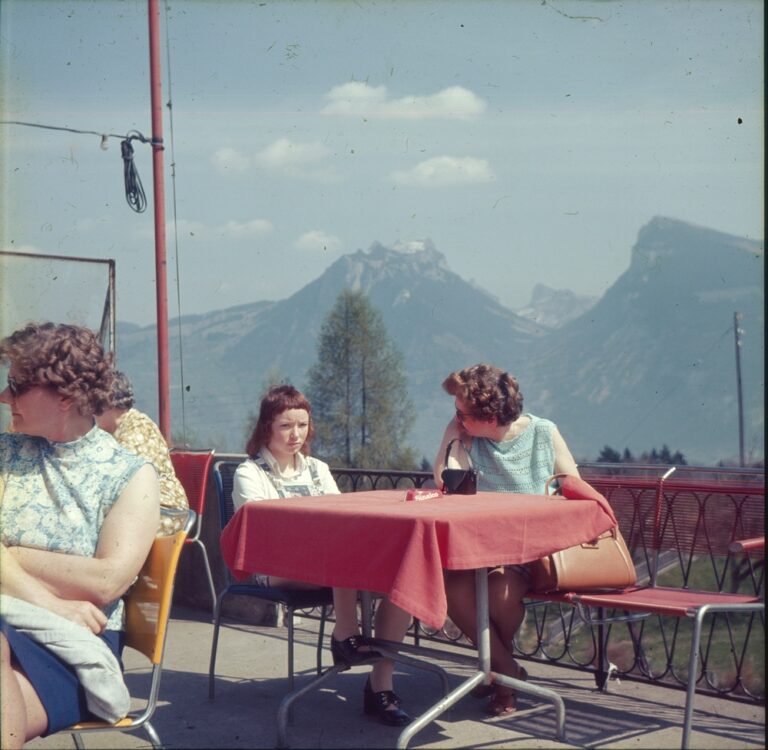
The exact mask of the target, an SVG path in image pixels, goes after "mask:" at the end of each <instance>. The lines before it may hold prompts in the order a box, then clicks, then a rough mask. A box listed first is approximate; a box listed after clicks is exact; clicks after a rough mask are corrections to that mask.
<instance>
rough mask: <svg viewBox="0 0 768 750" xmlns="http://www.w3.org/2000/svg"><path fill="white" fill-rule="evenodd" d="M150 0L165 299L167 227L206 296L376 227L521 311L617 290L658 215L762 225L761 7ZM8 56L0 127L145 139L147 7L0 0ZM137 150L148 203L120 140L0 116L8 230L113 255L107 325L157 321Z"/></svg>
mask: <svg viewBox="0 0 768 750" xmlns="http://www.w3.org/2000/svg"><path fill="white" fill-rule="evenodd" d="M160 5H161V18H162V31H161V40H162V66H163V99H164V101H168V100H169V99H170V100H171V101H172V104H173V109H172V112H173V127H172V128H171V121H170V119H169V110H168V109H167V108H166V109H165V113H164V120H165V121H164V131H165V132H164V135H165V142H166V146H167V148H166V151H165V166H166V188H167V198H166V210H167V222H168V226H169V232H168V257H169V274H168V276H169V284H170V287H171V289H170V294H171V296H170V299H171V304H170V312H171V314H172V315H174V314H175V313H176V312H177V309H178V308H177V306H176V291H175V290H176V284H177V276H176V262H177V257H176V247H177V246H178V268H179V276H178V284H179V288H180V291H181V311H182V312H183V313H199V312H205V311H208V310H212V309H219V308H224V307H229V306H231V305H236V304H241V303H246V302H251V301H255V300H262V299H281V298H284V297H287V296H289V295H290V294H292V293H293V292H295V291H297V290H298V289H299V288H301V287H302V286H303V285H304V284H306V283H308V282H309V281H311V280H312V279H314V278H315V277H316V276H317V275H319V274H320V273H321V272H322V271H323V270H324V269H325V268H326V267H327V266H328V265H329V264H330V263H331V262H332V261H333V260H335V259H336V258H337V257H339V256H340V255H342V254H345V253H349V252H353V251H355V250H358V249H367V248H368V247H369V246H370V245H371V243H372V242H374V241H380V242H382V243H384V244H385V245H394V244H395V243H398V242H399V243H401V245H402V246H403V247H407V246H409V243H414V242H416V243H418V241H420V240H423V239H425V238H430V239H431V240H432V241H433V242H434V243H435V245H436V247H437V249H438V250H440V251H441V252H443V253H444V254H445V256H446V258H447V261H448V264H449V266H450V267H451V268H452V269H453V270H454V271H456V272H457V273H459V274H460V275H461V276H463V277H465V278H467V279H474V280H475V281H476V282H477V283H478V284H479V285H480V286H482V287H483V288H485V289H487V290H488V291H489V292H491V293H492V294H494V295H496V296H497V297H498V298H499V299H500V301H502V302H503V303H504V304H507V305H509V306H510V307H512V308H514V307H521V306H523V305H524V304H525V303H526V302H527V301H528V299H529V296H530V292H531V289H532V287H533V286H534V284H536V283H537V282H543V283H546V284H548V285H549V286H552V287H555V288H570V289H573V290H574V291H576V292H579V293H582V294H590V295H600V294H602V293H603V292H604V291H605V290H606V289H607V288H608V287H609V286H610V285H611V284H613V282H614V281H615V280H616V278H617V277H618V276H619V275H620V274H621V273H622V272H623V271H624V270H626V268H627V266H628V264H629V260H630V250H631V247H632V245H633V244H634V242H635V239H636V236H637V232H638V230H639V229H640V228H641V226H643V225H644V224H645V223H647V222H648V221H649V220H650V219H651V218H652V217H653V216H655V215H665V216H671V217H674V218H677V219H681V220H684V221H689V222H691V223H694V224H699V225H702V226H707V227H711V228H713V229H718V230H720V231H725V232H728V233H731V234H736V235H742V236H746V237H749V238H752V239H759V240H762V239H763V237H764V215H763V205H764V169H763V165H764V152H763V137H764V133H763V117H764V110H763V93H762V92H763V71H764V68H763V61H764V47H763V24H764V18H763V14H764V8H763V3H762V2H759V1H758V0H723V1H722V2H716V0H690V1H688V2H686V1H684V0H675V1H673V2H662V1H661V0H641V1H635V2H611V1H607V2H586V1H585V2H581V1H576V2H574V1H573V0H571V1H568V0H562V1H558V0H552V1H550V0H545V1H544V2H542V0H509V1H504V0H495V1H494V0H475V1H474V2H470V1H468V0H462V1H461V2H452V1H451V0H441V1H440V2H438V1H437V0H399V1H395V2H387V1H377V2H370V1H369V0H357V1H352V0H350V1H343V0H339V1H337V2H331V1H324V0H318V1H317V2H302V1H296V0H293V1H290V2H289V1H288V0H281V1H278V2H245V1H244V0H242V1H241V0H238V1H234V0H219V1H216V2H213V1H211V0H187V1H186V2H179V1H178V0H176V1H175V2H172V1H170V0H169V2H168V3H164V2H163V1H162V0H161V3H160ZM0 49H1V50H2V52H1V54H2V58H1V63H2V74H1V75H2V84H1V89H2V94H1V96H2V100H1V101H0V105H1V106H2V119H3V120H19V121H25V122H34V123H40V124H47V125H53V126H58V127H67V128H73V129H79V130H89V131H95V132H97V133H109V134H118V135H123V134H126V133H128V132H129V131H131V130H138V131H140V132H141V133H143V134H144V135H146V136H150V134H151V125H150V122H151V121H150V110H149V72H148V71H149V60H148V42H147V5H146V2H144V1H143V0H140V1H139V0H128V1H125V2H113V1H112V0H93V1H88V0H79V1H74V0H69V1H64V0H2V3H0ZM134 147H135V152H136V153H135V163H136V166H137V169H138V172H139V174H140V176H141V179H142V181H143V184H144V188H145V190H146V192H147V195H148V198H149V200H150V206H149V208H148V209H147V211H146V212H145V213H143V214H136V213H134V212H132V211H131V210H130V209H129V207H128V205H127V204H126V201H125V197H124V191H123V180H122V160H121V158H120V143H119V139H115V138H110V139H109V148H108V149H107V150H106V151H105V150H102V149H101V148H100V138H99V137H98V136H95V135H80V134H74V133H69V132H61V131H53V130H44V129H38V128H27V127H20V126H15V125H0V156H1V157H2V167H1V170H2V171H0V174H1V175H2V195H3V215H2V229H1V230H0V231H1V232H2V235H0V247H2V248H3V249H6V250H10V249H15V250H20V251H23V252H37V253H49V254H55V255H71V256H76V257H87V258H114V259H115V260H116V264H117V295H118V296H117V313H118V318H119V319H120V320H128V321H132V322H136V323H140V324H148V323H151V322H153V320H154V314H155V313H154V299H155V290H154V241H153V214H152V161H151V153H150V149H149V147H148V146H146V145H142V144H140V143H134ZM171 147H173V151H171ZM172 161H173V163H174V164H175V174H176V181H175V194H174V193H173V192H172V189H173V187H174V183H173V182H172V180H171V179H170V175H171V163H172ZM174 204H175V209H176V210H175V213H174ZM3 291H4V297H5V298H6V299H7V298H8V296H9V295H11V296H12V295H14V294H16V295H19V294H21V292H20V291H19V290H18V289H16V290H13V289H11V290H9V289H8V288H7V286H5V287H4V288H3ZM78 293H80V292H78ZM82 293H83V294H86V293H87V292H85V291H83V292H82ZM100 295H101V292H100V291H99V296H100Z"/></svg>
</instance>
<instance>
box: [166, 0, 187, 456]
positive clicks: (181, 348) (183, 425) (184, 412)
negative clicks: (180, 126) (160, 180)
mask: <svg viewBox="0 0 768 750" xmlns="http://www.w3.org/2000/svg"><path fill="white" fill-rule="evenodd" d="M168 27H169V23H168V0H166V2H165V56H166V58H165V59H166V68H167V70H168V124H169V130H170V141H169V145H170V150H171V165H170V166H171V186H172V195H173V247H174V255H175V259H176V307H177V310H178V315H177V316H176V324H177V327H178V336H177V338H178V342H179V378H180V380H181V437H182V440H183V442H184V444H185V445H187V408H186V398H185V394H186V392H187V389H186V386H185V382H184V346H183V342H182V335H181V280H180V276H181V275H180V272H179V227H178V221H177V215H176V155H175V152H174V138H173V93H172V91H173V88H172V81H171V40H170V35H169V33H168Z"/></svg>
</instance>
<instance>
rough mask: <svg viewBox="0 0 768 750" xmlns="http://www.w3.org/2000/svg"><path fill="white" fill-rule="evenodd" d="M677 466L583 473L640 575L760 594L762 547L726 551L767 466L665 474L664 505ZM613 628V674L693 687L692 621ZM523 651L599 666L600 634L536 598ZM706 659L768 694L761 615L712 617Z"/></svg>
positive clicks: (749, 528)
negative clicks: (609, 510) (751, 551)
mask: <svg viewBox="0 0 768 750" xmlns="http://www.w3.org/2000/svg"><path fill="white" fill-rule="evenodd" d="M228 458H229V456H228ZM232 458H237V456H232ZM242 458H244V456H243V457H242ZM669 469H670V467H669V466H662V465H648V466H641V465H637V464H580V465H579V471H580V472H581V475H582V477H584V478H585V479H586V480H587V481H588V482H590V483H591V484H592V485H593V486H595V487H596V488H597V489H598V490H599V491H600V492H601V493H602V494H603V495H605V497H607V498H608V500H609V501H610V502H611V505H612V507H613V508H614V511H615V512H616V515H617V517H618V520H619V526H620V528H621V531H622V534H623V535H624V538H625V540H626V542H627V545H628V546H629V548H630V550H631V551H632V555H633V559H634V562H635V567H636V569H637V572H638V580H639V582H643V581H648V580H649V579H650V577H651V574H652V573H653V572H654V566H655V570H656V572H657V582H658V583H659V584H660V585H665V586H679V587H691V588H698V589H703V590H711V591H733V592H740V593H750V594H754V593H758V594H762V593H763V591H764V570H765V568H764V557H763V554H762V553H760V555H759V557H756V556H746V557H742V556H739V557H734V556H733V555H730V554H728V552H727V547H728V542H729V541H731V540H733V539H748V538H752V537H757V536H762V535H763V534H764V500H765V472H764V469H732V468H728V469H725V468H701V467H687V466H686V467H678V468H677V469H676V471H675V473H674V474H673V475H672V477H670V478H668V479H667V480H666V481H665V482H664V487H663V495H662V496H661V497H662V502H661V506H660V508H659V507H657V505H656V499H657V489H658V486H659V480H660V479H661V477H662V476H663V475H664V474H665V473H667V472H668V471H669ZM332 473H333V475H334V478H335V479H336V482H337V484H338V485H339V489H340V490H341V491H342V492H355V491H363V490H370V489H402V490H403V491H405V490H407V489H410V488H412V487H416V488H418V487H433V486H434V480H433V477H432V474H431V473H429V472H424V471H392V470H373V469H345V468H334V469H332ZM308 614H309V613H308ZM310 616H311V614H310ZM607 627H608V630H607V634H606V635H607V640H606V653H607V656H608V660H609V662H610V672H611V676H613V677H621V678H622V679H630V680H643V681H652V682H661V683H664V684H665V685H668V686H673V687H680V688H684V687H685V686H686V683H687V667H688V663H687V655H688V653H689V649H690V638H691V630H692V627H691V622H690V621H689V620H686V619H680V618H675V617H657V616H651V617H648V618H646V619H644V620H641V621H639V622H625V623H621V624H614V625H612V626H607ZM411 632H412V635H413V637H414V638H415V639H416V640H419V639H422V638H423V639H427V640H433V641H440V642H447V643H450V644H453V645H456V646H459V647H466V648H468V649H469V648H472V646H471V644H470V643H469V642H468V641H467V639H466V637H465V636H464V634H463V633H462V632H461V631H460V630H459V629H458V628H457V627H456V626H455V625H454V624H453V623H452V622H450V620H449V621H447V622H446V623H445V625H444V626H443V627H442V628H441V629H440V630H433V629H430V628H427V627H425V626H424V624H423V623H419V622H416V623H414V626H413V628H412V631H411ZM514 647H515V651H516V652H517V653H519V654H521V655H522V656H523V657H526V658H529V659H531V660H536V661H543V662H548V663H558V664H560V665H563V666H568V667H572V668H575V669H582V670H589V671H593V672H598V665H597V660H598V648H597V631H594V632H593V630H592V629H591V628H590V627H588V626H586V625H584V623H583V622H582V621H581V619H580V618H579V615H578V613H577V611H576V610H575V609H572V608H571V607H569V606H567V605H564V604H554V603H545V602H535V601H534V602H530V603H529V604H528V606H527V614H526V619H525V621H524V623H523V625H522V627H521V629H520V631H519V632H518V635H517V637H516V639H515V642H514ZM700 660H701V661H700V665H701V669H700V674H701V677H700V680H699V682H700V685H699V689H700V690H701V691H702V692H704V693H709V694H712V695H717V696H719V697H725V698H734V699H737V700H747V701H756V702H764V700H765V618H764V615H762V614H761V615H759V616H758V615H755V614H752V615H739V616H736V615H732V614H730V615H725V614H718V615H714V616H712V617H711V618H710V624H709V626H708V628H707V629H706V631H705V632H704V634H703V636H702V648H701V652H700Z"/></svg>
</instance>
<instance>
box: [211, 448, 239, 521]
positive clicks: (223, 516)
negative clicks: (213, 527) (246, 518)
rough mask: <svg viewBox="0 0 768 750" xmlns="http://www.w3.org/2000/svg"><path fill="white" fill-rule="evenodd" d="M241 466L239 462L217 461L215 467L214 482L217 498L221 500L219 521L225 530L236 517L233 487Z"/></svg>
mask: <svg viewBox="0 0 768 750" xmlns="http://www.w3.org/2000/svg"><path fill="white" fill-rule="evenodd" d="M238 466H240V462H238V461H217V462H216V463H215V464H214V465H213V480H214V482H215V483H216V496H217V497H218V500H219V520H220V521H221V528H222V529H223V528H224V527H225V526H226V525H227V524H228V523H229V520H230V518H232V516H234V515H235V504H234V503H233V502H232V485H233V483H234V479H235V470H236V469H237V467H238Z"/></svg>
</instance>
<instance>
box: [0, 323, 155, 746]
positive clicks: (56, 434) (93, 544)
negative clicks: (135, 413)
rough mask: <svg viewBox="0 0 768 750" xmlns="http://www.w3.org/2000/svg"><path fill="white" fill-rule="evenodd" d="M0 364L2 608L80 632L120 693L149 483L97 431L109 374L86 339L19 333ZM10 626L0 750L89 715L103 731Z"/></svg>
mask: <svg viewBox="0 0 768 750" xmlns="http://www.w3.org/2000/svg"><path fill="white" fill-rule="evenodd" d="M0 363H2V364H8V365H10V369H9V372H8V377H7V385H6V387H5V388H4V389H3V391H2V392H1V393H0V403H2V404H5V405H7V406H8V407H10V412H11V420H12V430H13V432H7V433H3V434H0V477H2V481H0V486H1V487H2V491H3V494H2V500H1V502H0V530H1V533H2V544H0V556H1V558H2V559H1V560H0V591H1V592H2V594H3V599H4V604H5V603H11V605H12V606H14V607H17V608H18V607H19V606H21V609H22V611H26V612H27V613H30V612H31V613H32V616H33V617H34V618H36V622H35V623H33V624H36V623H37V622H38V621H45V622H50V621H52V620H53V621H54V622H55V627H56V628H57V630H64V631H66V630H67V628H71V627H72V625H71V623H76V624H77V626H84V628H86V629H87V631H86V636H87V632H88V631H89V632H90V633H92V634H93V636H92V637H91V639H90V641H89V643H88V645H87V646H86V648H87V649H88V650H89V652H95V653H99V654H100V661H99V662H98V664H99V666H102V667H106V666H107V665H109V667H110V669H111V672H110V673H111V674H112V676H113V678H114V679H116V680H117V682H118V686H117V687H116V688H115V689H116V690H117V691H118V692H119V688H122V689H123V690H125V688H124V684H123V682H122V675H121V673H120V667H119V662H118V660H119V658H120V652H121V650H122V642H123V617H124V612H123V610H124V607H123V602H122V599H121V596H122V595H123V594H124V593H125V591H126V590H127V589H128V587H129V586H130V585H131V583H132V582H133V580H134V579H135V578H136V575H137V574H138V573H139V570H140V569H141V566H142V565H143V563H144V560H145V559H146V557H147V554H148V552H149V549H150V547H151V546H152V542H153V540H154V538H155V531H156V529H157V525H158V522H159V519H160V511H159V508H160V498H159V490H158V481H157V475H156V473H155V470H154V468H153V467H152V466H151V464H149V463H147V462H146V461H145V459H143V458H141V457H139V456H137V455H135V454H133V453H130V452H128V451H126V450H124V449H123V448H121V447H120V446H119V445H118V444H117V442H115V440H114V438H113V437H112V436H111V435H109V434H107V433H106V432H104V431H103V430H100V429H99V428H98V427H97V426H96V423H95V418H94V417H95V415H96V414H98V413H99V412H101V411H102V410H103V409H104V408H105V407H106V406H107V404H108V403H109V394H110V389H111V386H112V379H113V377H114V375H113V370H112V363H111V356H110V355H108V354H106V353H105V352H104V350H103V348H102V346H101V344H100V343H99V340H98V338H97V336H96V334H95V333H94V332H92V331H89V330H88V329H85V328H81V327H79V326H72V325H57V324H54V323H44V324H41V325H38V324H29V325H27V326H25V327H24V328H22V329H19V330H17V331H16V332H15V333H13V334H11V335H10V336H8V337H7V338H5V339H3V340H2V341H0ZM6 597H8V598H6ZM9 616H10V608H6V609H4V610H3V616H2V617H0V626H1V627H2V633H1V634H0V650H1V651H2V661H1V666H0V696H1V700H0V706H1V714H0V721H1V722H2V731H1V734H2V736H1V738H0V746H2V747H3V748H18V747H22V746H23V745H24V743H25V742H27V741H28V740H30V739H32V738H34V737H38V736H41V735H42V736H46V735H48V734H53V733H54V732H57V731H59V730H61V729H64V728H66V727H68V726H71V725H72V724H75V723H77V722H79V721H84V720H89V719H93V718H94V717H95V716H96V717H98V718H103V719H108V720H111V719H112V717H110V716H109V715H101V714H99V713H95V714H93V713H91V710H90V709H89V707H90V706H93V705H94V704H93V702H92V701H91V695H90V693H89V692H88V691H87V689H86V688H87V687H88V685H92V683H90V681H89V680H88V679H87V675H86V676H83V675H84V673H83V672H77V671H76V667H75V666H74V665H73V664H72V663H71V661H70V662H68V661H64V660H63V659H62V658H60V654H61V652H60V651H57V652H56V653H54V644H48V643H46V644H45V645H43V644H41V642H39V640H38V639H36V638H35V637H34V630H28V629H25V628H26V626H21V625H19V623H18V621H17V620H15V621H14V622H16V623H17V624H16V625H15V626H12V625H11V624H9V622H8V617H9ZM75 630H76V632H77V634H78V635H77V638H78V640H79V641H83V640H87V638H86V636H84V635H83V634H82V633H83V628H82V627H76V628H75ZM57 654H59V655H57ZM81 678H82V679H81ZM86 683H87V684H86ZM125 696H126V699H125V706H124V709H125V710H127V709H128V707H129V701H128V699H127V690H125ZM110 710H115V711H117V710H118V709H116V708H112V709H110ZM121 713H122V714H124V711H122V712H121ZM118 718H119V717H118Z"/></svg>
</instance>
